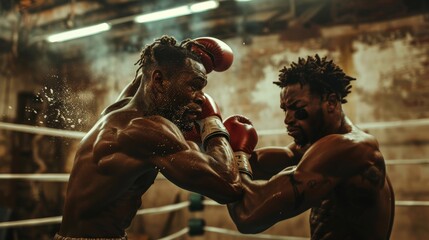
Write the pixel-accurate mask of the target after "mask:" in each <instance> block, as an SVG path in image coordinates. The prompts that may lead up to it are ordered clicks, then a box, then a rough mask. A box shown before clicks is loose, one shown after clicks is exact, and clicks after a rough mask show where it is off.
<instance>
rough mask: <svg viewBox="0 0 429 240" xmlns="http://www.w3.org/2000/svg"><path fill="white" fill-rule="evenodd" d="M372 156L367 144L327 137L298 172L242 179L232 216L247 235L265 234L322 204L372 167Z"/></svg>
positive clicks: (311, 149)
mask: <svg viewBox="0 0 429 240" xmlns="http://www.w3.org/2000/svg"><path fill="white" fill-rule="evenodd" d="M332 146H335V148H332ZM372 153H373V151H371V148H370V147H368V146H367V145H365V144H355V143H353V142H352V141H351V140H348V139H344V137H342V136H341V135H330V136H327V137H325V138H324V139H321V140H320V141H319V142H317V143H315V144H314V145H313V146H312V147H311V148H309V149H308V151H307V152H306V154H305V155H304V156H303V157H302V160H301V162H300V164H299V165H298V166H297V168H296V169H295V168H290V169H285V170H284V171H282V172H280V173H279V174H276V175H275V176H273V177H272V178H271V179H269V180H268V181H265V180H259V181H251V180H250V179H248V178H247V176H246V175H241V176H242V183H243V185H244V191H245V193H244V197H243V199H242V200H241V201H239V202H236V203H234V204H229V205H228V210H229V212H230V215H231V217H232V219H233V221H234V222H235V224H236V225H237V228H238V229H239V230H240V231H241V232H243V233H257V232H261V231H264V230H266V229H267V228H269V227H270V226H272V225H273V224H275V223H277V222H279V221H281V220H284V219H287V218H291V217H294V216H296V215H298V214H300V213H302V212H304V211H306V210H307V209H309V208H311V207H313V206H315V205H317V204H319V203H320V201H321V200H322V199H323V198H324V197H325V196H327V195H328V194H329V193H330V192H331V191H332V189H333V188H335V187H336V186H337V185H338V183H339V182H340V181H341V180H342V179H344V178H345V177H347V176H351V175H352V174H354V173H355V172H356V171H357V170H359V169H361V168H362V167H364V166H365V165H366V164H368V162H367V161H365V160H364V159H366V160H367V159H368V158H369V155H370V154H372ZM365 155H368V157H366V156H365Z"/></svg>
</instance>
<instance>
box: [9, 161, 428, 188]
mask: <svg viewBox="0 0 429 240" xmlns="http://www.w3.org/2000/svg"><path fill="white" fill-rule="evenodd" d="M385 162H386V165H419V164H420V165H425V164H429V159H392V160H385ZM69 177H70V174H68V173H0V180H8V179H10V180H29V181H40V182H68V180H69ZM156 180H166V178H165V177H164V176H163V175H162V174H161V173H160V174H158V176H157V178H156Z"/></svg>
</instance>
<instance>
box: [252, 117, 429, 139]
mask: <svg viewBox="0 0 429 240" xmlns="http://www.w3.org/2000/svg"><path fill="white" fill-rule="evenodd" d="M428 125H429V118H422V119H413V120H402V121H390V122H372V123H356V126H358V127H359V128H361V129H365V130H370V129H377V128H394V127H419V126H428ZM280 134H287V132H286V128H283V129H269V130H258V136H267V135H280Z"/></svg>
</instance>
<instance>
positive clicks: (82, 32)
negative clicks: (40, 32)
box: [46, 23, 110, 42]
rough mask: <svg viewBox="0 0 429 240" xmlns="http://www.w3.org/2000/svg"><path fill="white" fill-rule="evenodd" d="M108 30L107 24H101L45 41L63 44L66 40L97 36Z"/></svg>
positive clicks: (50, 37)
mask: <svg viewBox="0 0 429 240" xmlns="http://www.w3.org/2000/svg"><path fill="white" fill-rule="evenodd" d="M109 29H110V25H109V24H107V23H101V24H97V25H94V26H89V27H84V28H79V29H75V30H71V31H67V32H62V33H57V34H53V35H50V36H48V37H47V38H46V39H47V40H48V41H49V42H64V41H67V40H71V39H75V38H81V37H86V36H89V35H93V34H97V33H100V32H104V31H108V30H109Z"/></svg>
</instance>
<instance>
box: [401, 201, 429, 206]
mask: <svg viewBox="0 0 429 240" xmlns="http://www.w3.org/2000/svg"><path fill="white" fill-rule="evenodd" d="M395 206H399V207H408V206H413V207H429V201H396V200H395Z"/></svg>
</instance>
